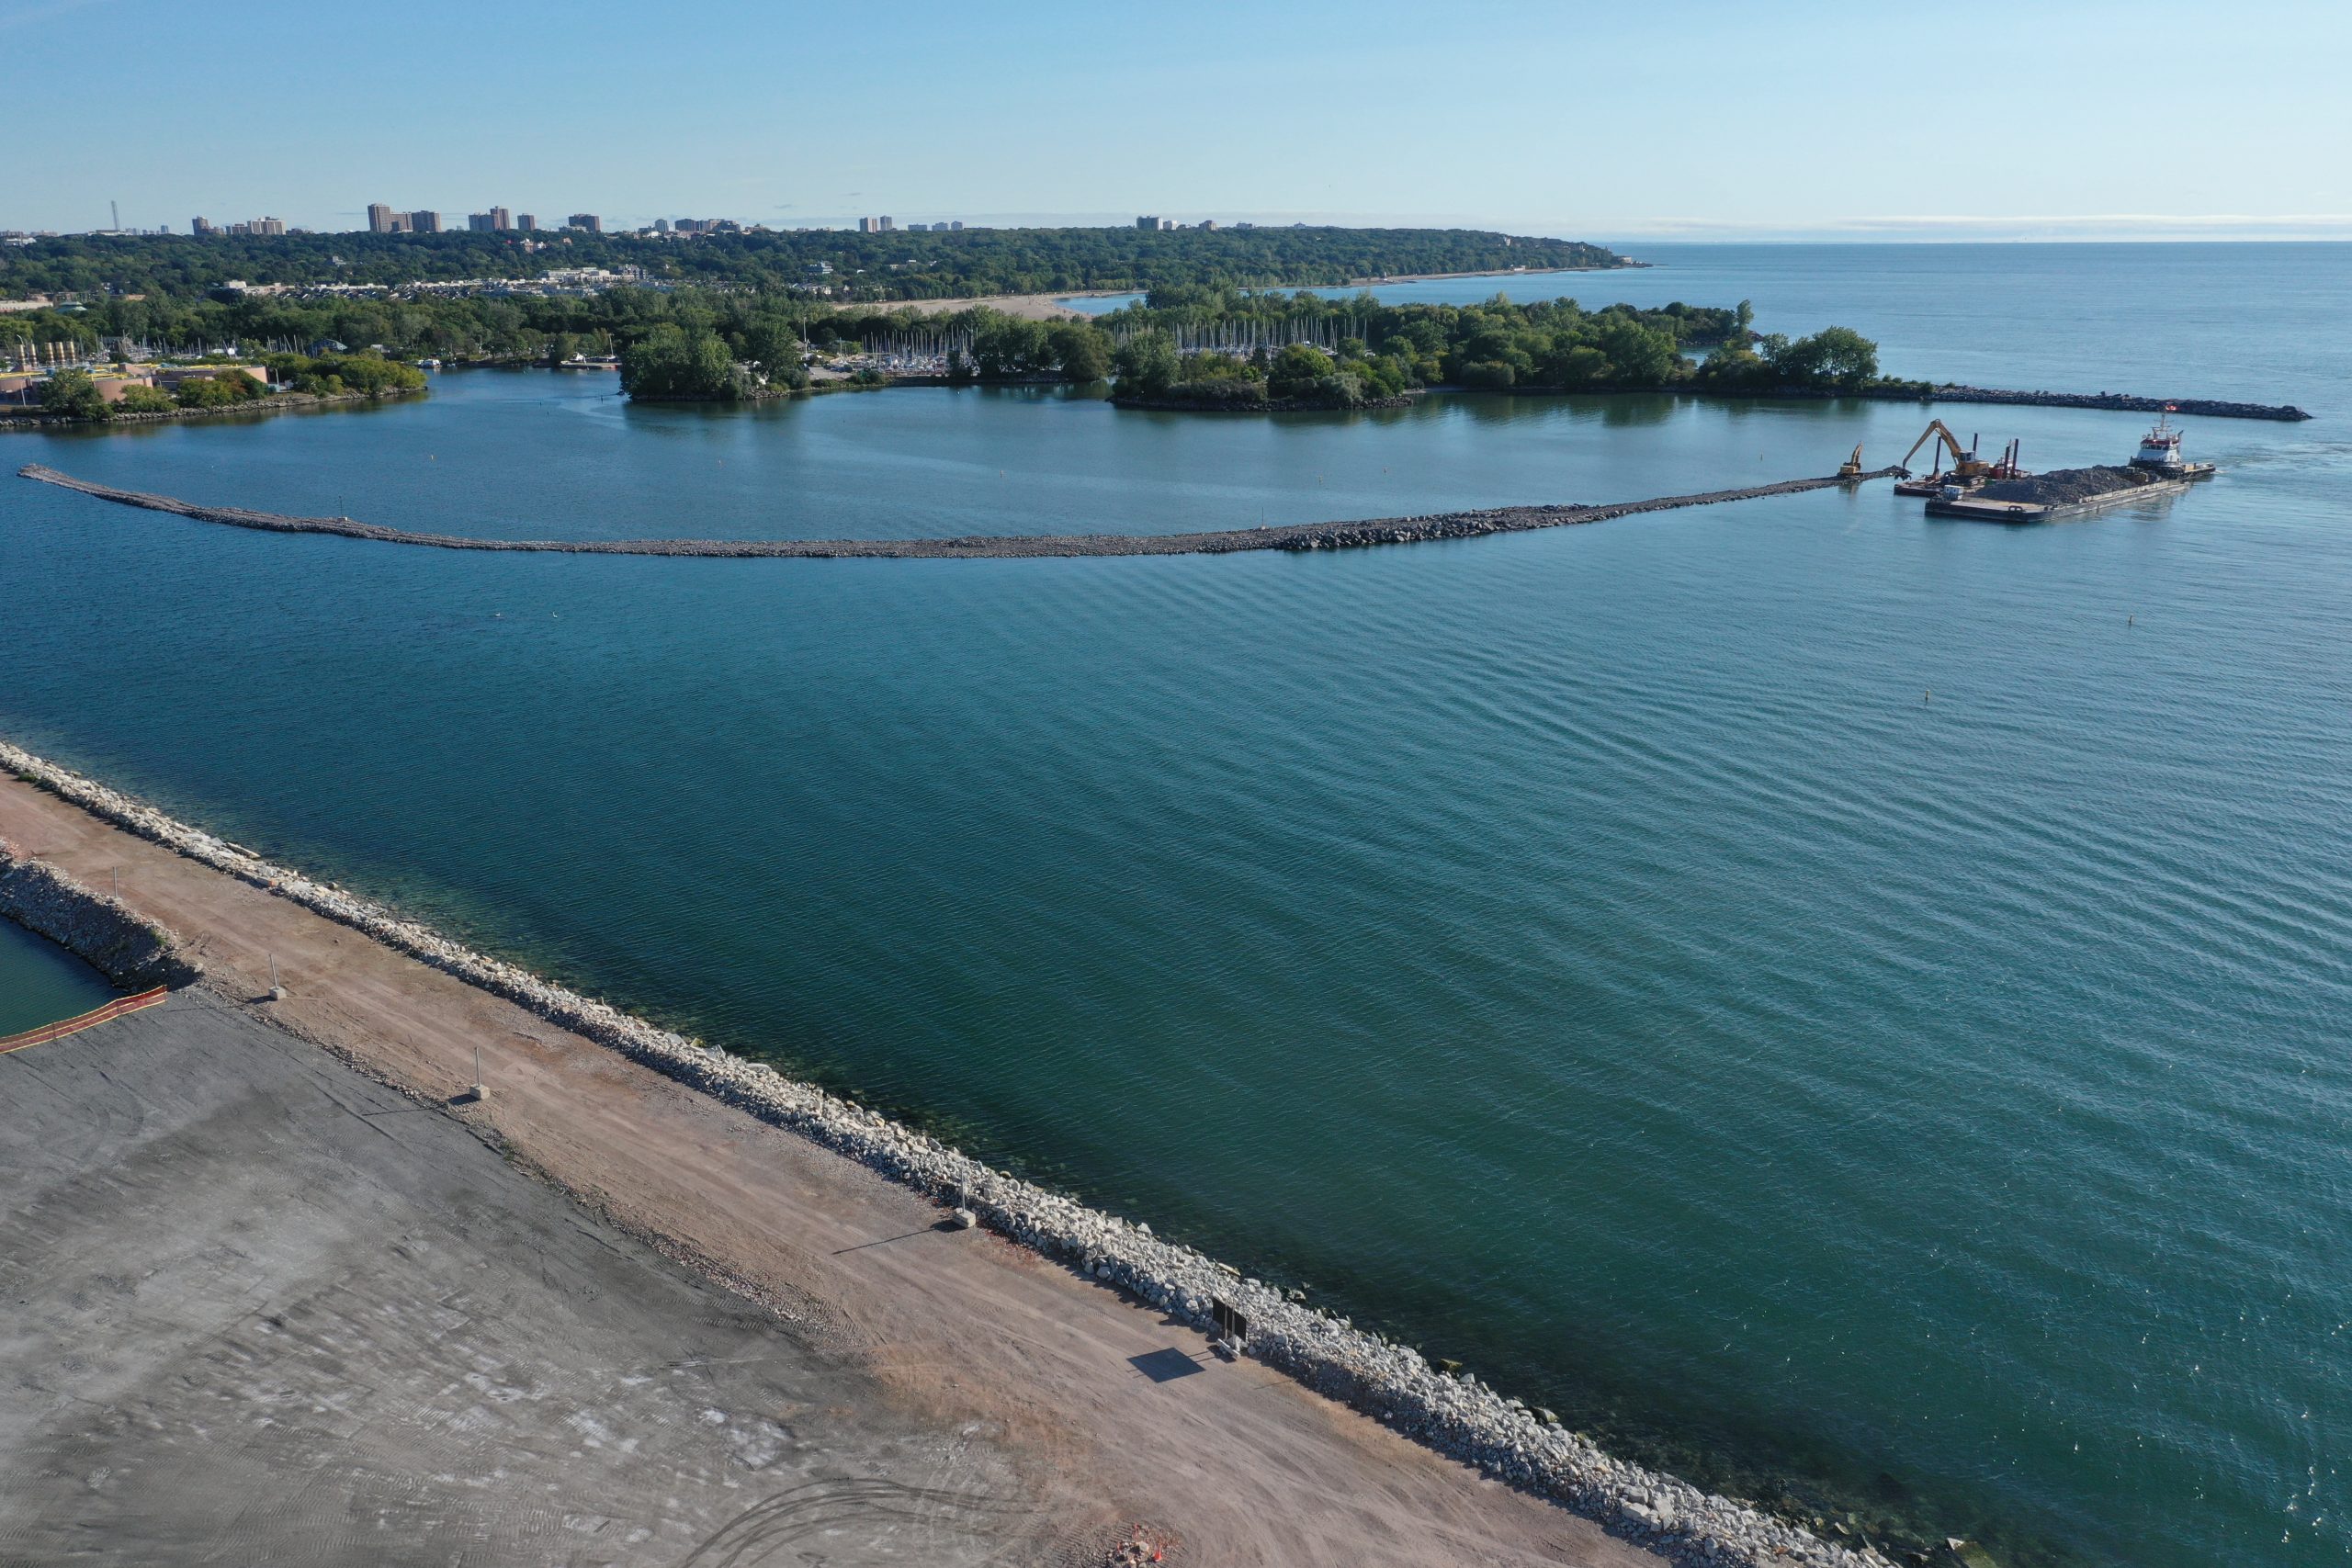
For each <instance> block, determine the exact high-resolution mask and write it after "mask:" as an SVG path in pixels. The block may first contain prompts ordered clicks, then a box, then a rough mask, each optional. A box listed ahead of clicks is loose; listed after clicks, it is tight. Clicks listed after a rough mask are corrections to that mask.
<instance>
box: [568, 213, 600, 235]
mask: <svg viewBox="0 0 2352 1568" xmlns="http://www.w3.org/2000/svg"><path fill="white" fill-rule="evenodd" d="M563 226H564V227H565V228H567V229H582V230H585V231H588V232H589V233H591V234H601V233H603V232H604V231H605V220H603V219H601V218H599V217H597V216H596V215H595V214H594V213H593V212H575V213H573V214H572V215H571V217H569V218H567V219H565V220H563Z"/></svg>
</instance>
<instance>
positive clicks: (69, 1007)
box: [0, 919, 115, 1035]
mask: <svg viewBox="0 0 2352 1568" xmlns="http://www.w3.org/2000/svg"><path fill="white" fill-rule="evenodd" d="M114 997H115V990H114V987H111V986H109V985H107V981H106V976H103V975H101V974H99V973H98V972H97V971H96V970H95V969H93V968H91V967H90V966H89V965H88V964H85V963H83V962H82V961H81V960H80V959H78V958H76V957H74V955H73V954H72V953H68V952H66V951H65V950H64V949H63V948H62V947H60V946H58V945H57V944H56V943H55V942H49V941H46V940H44V939H43V938H40V937H38V936H35V935H34V934H33V933H32V932H30V931H27V930H25V928H24V927H22V926H20V925H17V924H16V923H15V922H14V921H11V920H4V919H0V1035H6V1034H16V1033H19V1032H23V1031H25V1030H28V1029H39V1028H40V1026H41V1025H42V1024H44V1023H55V1022H56V1021H58V1020H59V1019H61V1018H72V1017H73V1016H74V1014H76V1013H84V1012H87V1011H89V1010H91V1009H92V1008H95V1007H103V1006H105V1005H106V1004H107V1002H110V1001H112V1000H113V999H114Z"/></svg>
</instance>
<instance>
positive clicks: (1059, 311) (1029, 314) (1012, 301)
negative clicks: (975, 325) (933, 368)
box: [843, 288, 1138, 321]
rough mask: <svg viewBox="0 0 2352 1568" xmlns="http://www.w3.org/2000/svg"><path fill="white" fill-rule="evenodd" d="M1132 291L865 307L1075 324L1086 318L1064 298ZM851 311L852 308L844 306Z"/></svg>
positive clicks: (1073, 290)
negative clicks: (981, 309) (986, 313)
mask: <svg viewBox="0 0 2352 1568" xmlns="http://www.w3.org/2000/svg"><path fill="white" fill-rule="evenodd" d="M1136 292H1138V290H1136V289H1133V288H1071V289H1065V290H1064V291H1062V292H1061V293H1058V294H985V295H981V296H980V297H978V298H977V299H876V300H874V301H872V302H871V303H870V304H869V305H867V307H866V308H867V309H869V310H913V311H916V312H918V313H920V314H922V315H925V316H944V315H952V314H953V313H955V312H956V311H957V310H972V309H974V308H975V307H978V306H981V305H985V306H987V307H988V308H989V310H1001V311H1003V312H1004V313H1005V314H1006V315H1008V316H1018V317H1020V318H1021V319H1022V320H1023V321H1084V320H1085V319H1086V312H1085V311H1083V310H1071V309H1070V308H1069V306H1068V305H1065V304H1063V303H1062V301H1063V300H1065V299H1117V298H1118V297H1119V296H1121V295H1123V294H1134V293H1136ZM843 308H844V309H851V308H853V307H846V306H845V307H843Z"/></svg>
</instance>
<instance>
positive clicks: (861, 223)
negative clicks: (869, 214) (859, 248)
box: [857, 218, 882, 234]
mask: <svg viewBox="0 0 2352 1568" xmlns="http://www.w3.org/2000/svg"><path fill="white" fill-rule="evenodd" d="M857 231H858V232H859V233H861V234H879V233H880V232H881V231H882V220H880V219H879V218H861V219H859V220H857Z"/></svg>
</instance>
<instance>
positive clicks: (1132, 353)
mask: <svg viewBox="0 0 2352 1568" xmlns="http://www.w3.org/2000/svg"><path fill="white" fill-rule="evenodd" d="M1111 365H1112V368H1113V369H1114V370H1115V371H1116V372H1117V373H1118V378H1119V390H1121V391H1122V392H1128V393H1136V392H1140V393H1142V394H1143V395H1144V396H1146V397H1158V396H1159V394H1160V393H1162V392H1165V391H1166V390H1168V389H1169V388H1170V387H1172V386H1174V385H1175V384H1176V377H1177V374H1178V372H1179V370H1180V369H1181V368H1182V361H1181V360H1179V359H1178V358H1177V356H1176V340H1175V339H1174V338H1172V337H1170V336H1169V335H1168V334H1167V333H1163V332H1157V331H1154V332H1141V333H1136V334H1135V336H1133V337H1131V338H1129V339H1127V341H1126V342H1125V343H1123V344H1120V345H1119V351H1118V352H1117V353H1116V354H1114V355H1112V356H1111Z"/></svg>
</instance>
